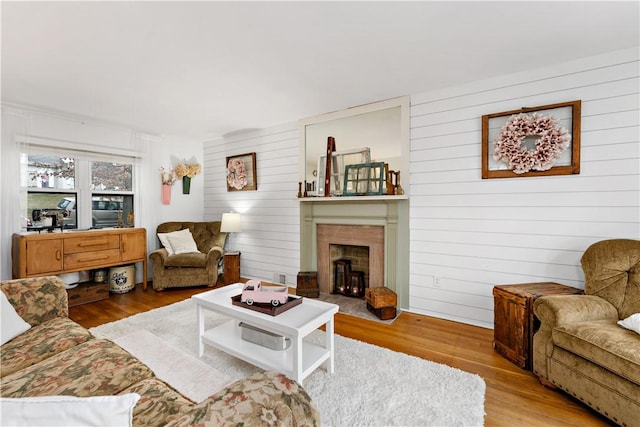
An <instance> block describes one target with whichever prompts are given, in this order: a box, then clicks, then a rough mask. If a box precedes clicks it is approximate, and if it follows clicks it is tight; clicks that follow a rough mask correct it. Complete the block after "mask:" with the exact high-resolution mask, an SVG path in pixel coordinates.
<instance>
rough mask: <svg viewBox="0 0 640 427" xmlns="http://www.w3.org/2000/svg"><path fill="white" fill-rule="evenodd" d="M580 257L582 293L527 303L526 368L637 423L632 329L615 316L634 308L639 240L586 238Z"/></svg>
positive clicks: (636, 350) (637, 341) (639, 296)
mask: <svg viewBox="0 0 640 427" xmlns="http://www.w3.org/2000/svg"><path fill="white" fill-rule="evenodd" d="M581 263H582V269H583V270H584V275H585V287H584V291H585V295H550V296H545V297H540V298H538V299H537V300H536V301H535V303H534V312H535V314H536V315H537V316H538V318H539V319H540V322H541V326H540V330H539V331H538V332H537V333H536V334H535V336H534V338H533V370H534V373H535V374H536V375H537V376H538V377H539V378H540V381H541V382H542V383H543V384H545V385H549V386H552V387H558V388H560V389H562V390H564V391H566V392H568V393H569V394H571V395H572V396H574V397H576V398H578V399H580V400H581V401H583V402H584V403H586V404H587V405H589V406H591V407H592V408H593V409H595V410H596V411H598V412H600V413H602V414H603V415H605V416H607V417H608V418H610V419H611V420H613V421H615V422H616V423H618V424H620V425H622V426H640V334H637V333H636V332H633V331H630V330H627V329H624V328H622V327H621V326H619V325H618V324H617V323H618V321H619V320H622V319H626V318H627V317H629V316H631V315H632V314H634V313H639V312H640V241H639V240H629V239H612V240H604V241H601V242H598V243H594V244H593V245H591V246H590V247H589V248H588V249H587V250H586V251H585V253H584V254H583V256H582V259H581Z"/></svg>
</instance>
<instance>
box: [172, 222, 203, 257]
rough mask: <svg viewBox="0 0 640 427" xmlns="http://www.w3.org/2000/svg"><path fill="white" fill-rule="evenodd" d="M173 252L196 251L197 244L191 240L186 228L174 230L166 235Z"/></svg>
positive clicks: (185, 252)
mask: <svg viewBox="0 0 640 427" xmlns="http://www.w3.org/2000/svg"><path fill="white" fill-rule="evenodd" d="M167 238H168V239H169V243H170V244H171V248H172V249H173V253H174V254H176V255H177V254H188V253H191V252H200V251H198V245H196V241H195V240H193V235H192V234H191V231H190V230H189V229H188V228H185V229H184V230H180V231H174V232H173V233H169V235H168V236H167Z"/></svg>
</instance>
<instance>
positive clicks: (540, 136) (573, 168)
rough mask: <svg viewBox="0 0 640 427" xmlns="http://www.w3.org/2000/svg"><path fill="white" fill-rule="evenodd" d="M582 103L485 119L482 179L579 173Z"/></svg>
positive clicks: (522, 111)
mask: <svg viewBox="0 0 640 427" xmlns="http://www.w3.org/2000/svg"><path fill="white" fill-rule="evenodd" d="M580 114H581V101H570V102H563V103H558V104H551V105H543V106H540V107H532V108H521V109H520V110H512V111H504V112H501V113H494V114H488V115H485V116H482V179H487V178H516V177H528V176H529V177H530V176H541V175H570V174H579V173H580Z"/></svg>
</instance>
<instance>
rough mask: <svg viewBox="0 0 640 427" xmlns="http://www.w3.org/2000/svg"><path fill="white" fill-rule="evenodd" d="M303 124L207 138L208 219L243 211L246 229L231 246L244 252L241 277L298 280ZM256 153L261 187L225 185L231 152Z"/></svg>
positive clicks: (289, 281)
mask: <svg viewBox="0 0 640 427" xmlns="http://www.w3.org/2000/svg"><path fill="white" fill-rule="evenodd" d="M298 133H299V132H298V124H297V123H291V124H286V125H282V126H277V127H272V128H269V129H266V130H259V131H249V132H243V133H239V134H235V135H233V136H230V137H227V138H224V139H222V140H215V141H208V142H205V143H204V171H205V191H204V210H205V220H211V221H215V220H220V219H221V218H222V214H223V213H224V212H230V211H234V212H239V213H241V214H242V226H243V230H242V232H241V233H237V234H235V233H234V235H233V236H232V237H231V240H230V241H229V243H230V248H229V249H231V250H234V249H235V250H239V251H241V252H242V255H241V257H240V270H241V275H242V277H246V278H256V279H262V280H265V281H270V282H273V281H276V279H277V276H276V274H280V273H282V274H285V276H286V281H285V282H286V284H287V285H295V284H296V277H297V274H298V271H299V266H300V225H299V224H300V215H299V212H300V210H299V205H298V203H299V202H298V200H297V198H296V195H297V193H298V186H297V181H298V144H299V139H298ZM251 152H255V153H256V165H257V176H258V189H257V191H234V192H227V190H226V166H225V161H226V157H227V156H233V155H238V154H244V153H251Z"/></svg>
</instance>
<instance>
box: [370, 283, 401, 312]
mask: <svg viewBox="0 0 640 427" xmlns="http://www.w3.org/2000/svg"><path fill="white" fill-rule="evenodd" d="M364 299H365V300H366V301H367V310H369V311H370V312H372V313H373V314H375V315H376V316H377V317H378V318H379V319H380V320H388V319H393V318H394V317H396V304H397V303H398V296H397V295H396V293H395V292H393V291H392V290H391V289H389V288H386V287H383V286H381V287H376V288H367V289H366V290H365V293H364Z"/></svg>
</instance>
